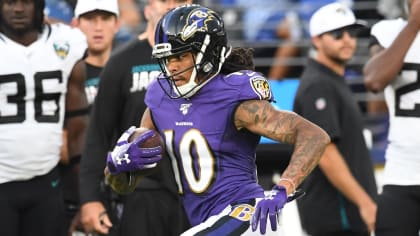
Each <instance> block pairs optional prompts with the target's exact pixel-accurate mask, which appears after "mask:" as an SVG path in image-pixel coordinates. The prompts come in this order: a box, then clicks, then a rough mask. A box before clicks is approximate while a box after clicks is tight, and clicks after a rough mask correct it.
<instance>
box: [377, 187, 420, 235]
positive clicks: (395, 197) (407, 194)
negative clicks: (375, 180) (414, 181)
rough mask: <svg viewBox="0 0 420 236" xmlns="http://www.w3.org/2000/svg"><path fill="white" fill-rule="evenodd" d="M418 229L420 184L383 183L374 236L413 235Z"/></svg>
mask: <svg viewBox="0 0 420 236" xmlns="http://www.w3.org/2000/svg"><path fill="white" fill-rule="evenodd" d="M419 230H420V186H418V185H417V186H397V185H385V186H384V187H383V190H382V193H381V194H380V195H379V200H378V213H377V218H376V230H375V235H376V236H394V235H407V236H408V235H413V236H418V235H419Z"/></svg>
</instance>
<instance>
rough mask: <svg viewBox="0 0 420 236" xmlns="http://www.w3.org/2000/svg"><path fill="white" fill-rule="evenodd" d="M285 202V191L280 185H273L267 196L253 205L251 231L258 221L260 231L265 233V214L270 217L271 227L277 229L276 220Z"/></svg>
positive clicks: (255, 228)
mask: <svg viewBox="0 0 420 236" xmlns="http://www.w3.org/2000/svg"><path fill="white" fill-rule="evenodd" d="M286 202H287V192H286V189H285V188H284V187H282V186H278V185H276V186H274V187H273V189H272V190H271V192H270V193H269V195H268V196H266V197H265V198H264V199H262V200H260V201H259V202H258V203H257V206H256V207H255V212H254V214H253V215H252V219H251V225H252V231H253V232H254V231H255V230H257V227H258V223H260V233H261V234H265V231H266V226H267V216H268V217H269V218H270V223H271V229H272V230H273V231H276V230H277V222H278V217H279V215H278V214H279V213H280V211H281V209H282V208H283V206H284V204H286Z"/></svg>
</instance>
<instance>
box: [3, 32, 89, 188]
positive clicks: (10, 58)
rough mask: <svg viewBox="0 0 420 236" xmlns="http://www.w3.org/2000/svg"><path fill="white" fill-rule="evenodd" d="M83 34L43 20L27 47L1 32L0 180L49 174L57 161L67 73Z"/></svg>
mask: <svg viewBox="0 0 420 236" xmlns="http://www.w3.org/2000/svg"><path fill="white" fill-rule="evenodd" d="M86 47H87V44H86V38H85V36H84V35H83V33H82V32H81V31H79V30H78V29H73V28H70V27H69V26H67V25H64V24H53V25H46V26H45V27H44V30H43V33H42V34H40V35H39V37H38V39H37V40H36V41H35V42H33V43H32V44H31V45H29V46H23V45H21V44H18V43H16V42H15V41H12V40H11V39H9V38H7V37H6V36H5V35H3V34H1V33H0V52H1V56H0V134H1V135H0V150H1V151H0V183H5V182H10V181H15V180H26V179H30V178H32V177H34V176H38V175H43V174H46V173H48V172H49V171H50V170H51V169H52V168H53V167H54V166H55V165H56V164H57V163H58V161H59V158H60V146H61V144H62V137H61V135H62V128H63V121H64V111H65V95H66V91H67V82H68V79H69V76H70V73H71V71H72V69H73V67H74V65H75V64H76V62H77V61H78V60H80V59H82V58H83V55H84V52H85V50H86Z"/></svg>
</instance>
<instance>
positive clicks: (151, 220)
mask: <svg viewBox="0 0 420 236" xmlns="http://www.w3.org/2000/svg"><path fill="white" fill-rule="evenodd" d="M123 201H124V210H123V213H122V218H121V222H120V224H121V225H120V233H119V235H121V236H138V235H153V236H171V235H173V236H175V235H176V236H178V235H180V234H181V233H182V232H184V231H185V230H187V229H189V227H190V224H189V222H188V220H187V217H186V215H185V211H184V208H183V207H182V204H181V203H180V201H179V200H178V196H176V195H175V194H174V193H171V192H169V191H168V190H167V189H166V188H157V189H137V190H136V191H134V192H133V193H131V194H129V195H127V196H125V199H124V200H123Z"/></svg>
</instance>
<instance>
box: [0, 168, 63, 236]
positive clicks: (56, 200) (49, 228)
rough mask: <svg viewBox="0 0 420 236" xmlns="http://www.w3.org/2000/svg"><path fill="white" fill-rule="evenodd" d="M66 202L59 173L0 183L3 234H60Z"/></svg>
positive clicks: (30, 235) (0, 230)
mask: <svg viewBox="0 0 420 236" xmlns="http://www.w3.org/2000/svg"><path fill="white" fill-rule="evenodd" d="M63 216H64V204H63V196H62V189H61V183H60V177H59V173H58V171H57V168H54V169H53V170H52V171H50V172H49V173H48V174H46V175H43V176H38V177H35V178H32V179H30V180H26V181H14V182H8V183H3V184H0V235H8V236H57V235H60V234H61V233H60V232H62V229H61V228H62V222H63Z"/></svg>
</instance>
